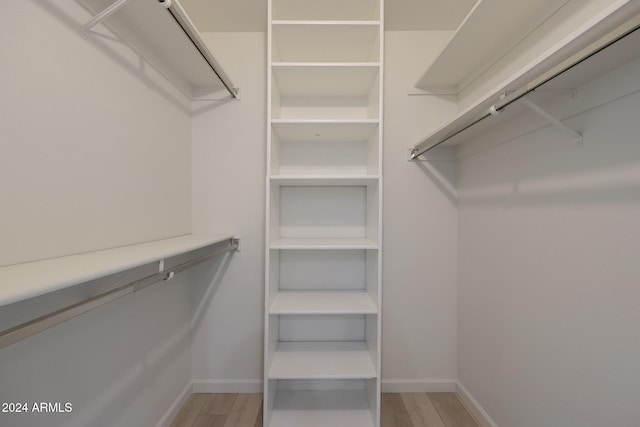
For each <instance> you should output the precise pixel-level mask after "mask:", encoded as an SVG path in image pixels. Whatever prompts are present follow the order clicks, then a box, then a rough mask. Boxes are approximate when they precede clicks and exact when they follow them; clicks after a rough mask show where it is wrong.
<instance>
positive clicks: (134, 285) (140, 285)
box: [0, 238, 240, 349]
mask: <svg viewBox="0 0 640 427" xmlns="http://www.w3.org/2000/svg"><path fill="white" fill-rule="evenodd" d="M239 245H240V239H237V238H232V239H229V240H228V241H227V245H226V246H225V247H222V248H218V249H216V250H214V251H212V252H209V253H208V254H206V255H203V256H201V257H199V258H196V259H193V260H191V261H187V262H184V263H182V264H179V265H177V266H175V267H171V268H167V269H166V270H162V271H160V272H158V273H155V274H152V275H150V276H146V277H143V278H142V279H138V280H135V281H133V282H130V283H127V284H126V285H123V286H120V287H118V288H116V289H113V290H111V291H108V292H105V293H102V294H100V295H96V296H95V297H92V298H89V299H88V300H85V301H81V302H79V303H76V304H72V305H69V306H66V307H64V308H61V309H60V310H57V311H54V312H52V313H49V314H45V315H44V316H41V317H38V318H36V319H33V320H30V321H28V322H25V323H21V324H19V325H17V326H14V327H12V328H10V329H7V330H4V331H2V332H0V349H2V348H4V347H7V346H9V345H11V344H13V343H16V342H18V341H21V340H23V339H25V338H28V337H30V336H32V335H35V334H38V333H40V332H42V331H44V330H46V329H49V328H51V327H53V326H56V325H59V324H60V323H62V322H65V321H67V320H70V319H73V318H74V317H77V316H79V315H81V314H84V313H86V312H88V311H91V310H93V309H96V308H98V307H100V306H103V305H105V304H107V303H109V302H111V301H113V300H116V299H118V298H120V297H123V296H125V295H129V294H132V293H134V292H138V291H139V290H142V289H144V288H147V287H149V286H151V285H154V284H156V283H158V282H161V281H166V280H169V279H171V278H173V276H174V275H175V274H176V273H180V272H181V271H184V270H187V269H190V268H192V267H195V266H196V265H198V264H202V263H203V262H205V261H209V260H210V259H213V258H216V257H218V256H220V255H222V254H225V253H227V252H232V251H235V250H238V248H239ZM214 246H219V244H216V245H214ZM163 264H164V262H163V261H160V265H163Z"/></svg>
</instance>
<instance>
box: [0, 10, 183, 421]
mask: <svg viewBox="0 0 640 427" xmlns="http://www.w3.org/2000/svg"><path fill="white" fill-rule="evenodd" d="M88 18H89V16H88V14H87V13H86V12H85V11H84V10H83V9H81V8H80V7H79V6H78V5H77V3H76V2H74V1H62V2H51V1H37V0H24V1H19V2H7V3H6V4H3V11H2V14H0V51H2V55H0V81H1V82H2V83H1V89H0V91H1V93H0V200H1V202H0V203H1V206H2V207H1V209H0V265H7V264H13V263H17V262H24V261H29V260H36V259H41V258H48V257H55V256H61V255H66V254H71V253H79V252H85V251H89V250H95V249H102V248H107V247H113V246H119V245H125V244H131V243H137V242H141V241H147V240H153V239H157V238H162V237H169V236H175V235H179V234H184V233H188V232H189V231H190V226H191V203H190V199H191V193H190V184H191V176H190V163H191V152H190V135H191V119H190V115H189V111H188V105H187V104H186V101H185V100H184V99H183V97H181V96H180V95H178V94H177V92H176V90H175V89H173V88H172V87H171V86H169V85H168V84H167V83H166V82H164V81H163V80H162V79H159V78H158V76H157V75H154V73H153V72H151V71H150V70H149V69H148V68H145V70H142V69H141V68H140V67H141V66H142V64H141V63H140V62H139V58H137V56H135V55H134V54H132V52H131V51H130V50H128V49H127V48H126V46H121V45H119V44H118V43H111V42H108V41H106V39H104V38H88V39H86V40H85V39H83V38H82V37H80V35H79V26H80V24H82V23H84V22H86V20H87V19H88ZM120 279H122V277H120V276H118V277H115V276H114V277H112V278H110V279H108V280H105V281H103V282H102V283H100V284H98V288H102V289H104V288H108V287H109V286H113V285H115V284H116V283H118V280H120ZM187 284H188V281H187V280H186V276H185V277H180V276H179V277H177V278H176V280H175V281H174V282H173V283H171V285H172V286H165V285H160V286H159V287H157V288H153V289H148V290H145V291H143V292H141V293H140V294H136V295H134V296H130V297H127V298H124V299H122V300H119V301H117V302H113V303H111V304H109V305H108V306H105V307H102V308H100V309H98V310H96V311H94V312H91V313H88V314H86V315H83V316H81V317H78V318H76V319H73V320H72V321H69V322H67V323H65V324H62V325H60V326H57V327H55V328H52V329H50V330H48V331H46V332H43V333H41V334H39V335H37V336H34V337H31V338H29V339H27V340H25V341H22V342H19V343H16V344H14V345H12V346H10V347H7V348H4V349H1V350H0V401H2V402H27V403H30V404H32V403H35V402H63V403H64V402H69V403H71V404H72V405H73V412H72V413H69V414H28V415H24V414H22V415H15V416H11V415H7V414H5V413H0V425H2V426H9V427H17V426H29V427H34V426H65V427H69V426H88V425H91V426H105V427H106V426H109V427H114V426H122V427H124V426H140V427H143V426H152V425H156V423H157V422H158V421H159V420H160V418H161V417H162V416H163V415H164V414H165V411H167V409H169V408H170V407H171V404H172V403H174V400H175V399H176V398H177V397H178V396H179V395H180V394H181V393H182V392H183V391H184V390H185V387H187V386H188V384H189V383H190V379H191V377H190V363H191V360H190V348H189V340H190V331H189V329H190V301H189V290H188V287H187ZM1 286H2V284H0V287H1ZM87 289H89V288H83V290H82V291H79V290H76V289H69V290H67V291H65V292H63V293H58V294H56V295H52V296H48V297H45V298H38V299H37V301H31V302H25V303H22V304H17V305H15V304H14V305H12V306H8V307H3V308H2V309H0V319H3V320H7V319H8V320H9V321H11V319H13V318H15V316H13V315H12V313H17V312H24V311H29V312H33V313H41V312H43V311H44V310H42V307H43V306H44V307H45V309H51V308H52V307H54V306H55V305H56V304H59V303H60V302H61V301H63V300H69V299H72V300H75V299H76V298H78V297H79V296H81V295H83V294H86V293H87ZM91 289H93V288H91ZM0 291H1V289H0ZM4 325H5V324H4V323H3V326H4Z"/></svg>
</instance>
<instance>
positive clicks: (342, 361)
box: [269, 341, 377, 380]
mask: <svg viewBox="0 0 640 427" xmlns="http://www.w3.org/2000/svg"><path fill="white" fill-rule="evenodd" d="M376 377H377V373H376V369H375V367H374V364H373V361H372V360H371V353H370V352H369V349H368V348H367V344H366V343H365V342H354V341H346V342H338V341H335V342H280V343H278V345H277V347H276V351H275V354H274V355H273V361H272V362H271V366H270V367H269V379H317V380H328V379H371V378H376Z"/></svg>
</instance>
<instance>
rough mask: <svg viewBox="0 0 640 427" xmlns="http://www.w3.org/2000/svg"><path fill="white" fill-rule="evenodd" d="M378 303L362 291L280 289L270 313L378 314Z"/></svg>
mask: <svg viewBox="0 0 640 427" xmlns="http://www.w3.org/2000/svg"><path fill="white" fill-rule="evenodd" d="M377 312H378V310H377V309H376V304H375V303H374V301H373V300H372V299H371V295H369V293H368V292H366V291H364V290H362V291H279V292H278V293H277V294H276V296H275V298H274V299H273V302H272V303H271V307H270V308H269V313H270V314H376V313H377Z"/></svg>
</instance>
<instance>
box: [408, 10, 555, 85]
mask: <svg viewBox="0 0 640 427" xmlns="http://www.w3.org/2000/svg"><path fill="white" fill-rule="evenodd" d="M566 2H567V0H561V1H558V0H537V1H526V2H519V1H513V0H478V1H477V2H476V4H475V6H474V7H473V8H472V9H471V11H470V12H469V13H468V14H467V16H466V17H465V19H464V20H463V21H462V23H461V24H460V26H459V27H458V29H457V30H456V32H455V33H454V35H453V37H452V38H451V40H450V41H449V43H448V44H447V46H446V47H445V48H444V50H443V51H442V52H441V53H440V55H439V56H438V57H437V58H436V59H435V60H434V62H433V63H431V65H430V66H429V67H428V68H427V70H426V71H425V73H424V74H423V75H422V76H421V77H420V79H419V80H418V82H417V83H416V85H415V86H416V87H417V88H420V89H424V90H426V91H430V92H435V93H458V92H459V91H460V89H461V88H460V85H461V84H463V83H464V82H465V81H468V80H470V79H472V78H474V77H475V76H477V75H479V74H480V73H481V72H482V71H484V70H485V69H486V68H488V67H489V66H490V65H491V63H492V62H493V61H496V60H498V59H499V58H500V57H501V56H502V55H504V54H505V53H506V52H507V51H508V50H509V49H511V48H512V47H514V46H515V45H516V44H517V43H518V42H520V41H521V40H522V39H524V38H525V37H526V36H527V35H528V34H529V33H531V32H532V31H533V30H534V29H535V28H536V27H537V26H538V25H539V24H540V23H542V22H543V21H544V20H545V19H546V18H548V17H549V16H550V15H552V14H553V13H555V12H556V11H557V10H558V9H559V8H560V7H561V6H562V5H563V4H564V3H566Z"/></svg>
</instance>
